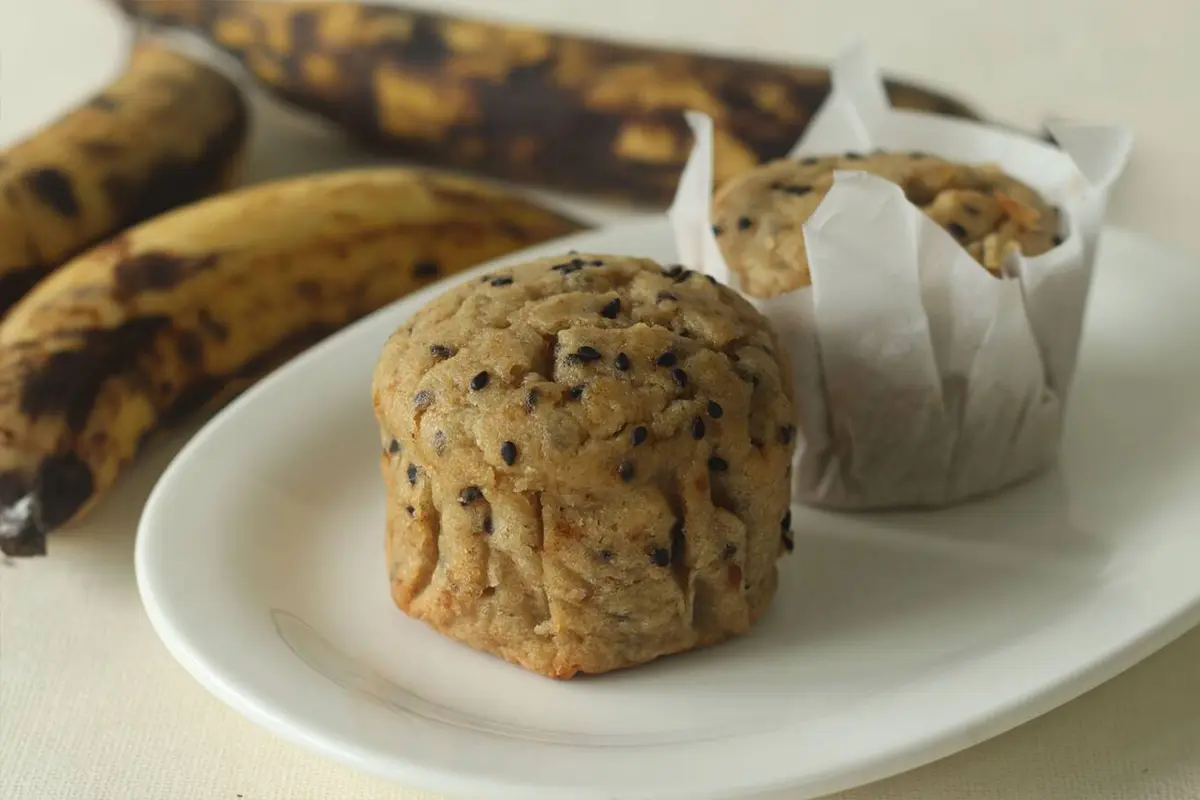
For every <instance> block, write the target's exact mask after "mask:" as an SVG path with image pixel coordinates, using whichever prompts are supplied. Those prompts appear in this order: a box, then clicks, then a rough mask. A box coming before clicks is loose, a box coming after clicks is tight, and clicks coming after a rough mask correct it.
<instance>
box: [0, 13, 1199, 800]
mask: <svg viewBox="0 0 1200 800" xmlns="http://www.w3.org/2000/svg"><path fill="white" fill-rule="evenodd" d="M426 5H434V6H438V7H441V8H444V9H454V10H463V11H468V12H472V13H476V14H478V13H482V12H485V11H486V12H489V13H492V14H502V15H504V16H508V17H511V18H514V19H521V20H526V21H531V22H535V23H538V24H544V25H548V26H551V25H554V26H560V27H570V28H576V29H581V30H587V31H592V32H597V33H602V34H607V35H612V36H617V37H624V38H641V39H647V40H664V41H674V42H676V43H682V44H686V45H689V46H695V47H711V48H716V49H723V50H726V51H731V52H743V53H753V54H757V55H764V56H767V55H773V56H778V57H781V58H791V59H795V60H806V61H811V60H821V59H825V58H827V57H829V56H830V55H831V54H832V53H834V52H835V51H836V49H837V47H838V45H839V44H840V43H841V42H842V40H843V37H844V36H846V35H848V34H850V33H855V32H856V33H858V34H861V35H862V36H864V37H865V38H866V39H867V41H868V43H869V45H870V46H871V48H872V50H873V52H874V54H875V55H876V57H877V59H878V60H879V61H880V62H881V63H883V64H884V65H885V66H887V67H888V68H889V69H890V70H892V71H895V72H899V73H903V74H907V75H910V76H913V77H917V78H921V79H923V80H925V81H928V82H931V83H934V84H938V85H941V86H944V87H946V88H948V89H950V90H952V91H954V92H956V93H960V94H962V95H963V96H965V97H967V98H968V99H970V100H972V101H973V102H974V103H975V104H976V105H978V106H979V107H981V108H982V109H984V110H985V111H986V112H987V113H989V114H991V115H993V116H995V117H997V118H1002V119H1005V120H1008V121H1010V122H1013V123H1016V124H1018V125H1024V126H1028V127H1034V126H1036V125H1037V124H1038V123H1039V122H1040V121H1041V120H1042V119H1043V118H1044V117H1046V116H1047V115H1058V116H1064V117H1068V118H1076V119H1081V120H1089V121H1125V122H1128V123H1129V124H1131V125H1133V126H1134V128H1135V130H1136V134H1137V137H1138V141H1137V149H1136V153H1135V156H1134V159H1133V162H1132V164H1131V166H1130V168H1129V171H1128V173H1127V175H1126V177H1125V179H1124V180H1123V183H1122V186H1121V188H1120V190H1119V196H1118V198H1117V200H1116V202H1115V203H1114V206H1113V209H1112V216H1113V218H1114V221H1115V222H1116V223H1117V224H1120V225H1123V226H1126V227H1130V228H1133V229H1135V230H1138V231H1141V232H1144V233H1148V234H1150V235H1152V236H1155V237H1157V238H1159V239H1162V240H1165V241H1168V242H1171V243H1173V244H1175V245H1177V246H1179V247H1182V248H1185V249H1187V250H1189V251H1191V252H1192V253H1196V254H1200V226H1198V225H1197V224H1196V222H1195V220H1194V219H1193V217H1194V215H1196V214H1198V213H1200V190H1198V189H1197V187H1200V147H1198V146H1197V145H1196V136H1197V134H1196V130H1195V129H1196V127H1197V123H1200V99H1198V98H1200V93H1197V91H1196V88H1195V77H1194V76H1197V75H1200V47H1197V43H1196V38H1195V37H1196V34H1197V32H1198V31H1200V4H1197V3H1195V2H1193V0H1142V1H1141V2H1139V3H1136V4H1134V3H1130V2H1128V0H1091V1H1090V2H1088V1H1087V0H1058V1H1057V2H1045V0H1005V2H995V0H986V2H976V1H975V0H907V2H894V1H893V0H839V2H837V3H821V4H817V3H807V2H798V0H780V2H768V1H767V0H736V1H735V0H708V1H707V2H705V1H704V0H659V2H648V1H647V0H604V2H587V3H585V2H583V1H582V0H578V2H571V3H567V2H563V1H562V0H506V1H505V2H504V3H496V2H494V0H441V2H437V3H433V2H427V3H426ZM818 6H819V11H818V10H817V8H818ZM120 41H121V40H120V36H119V33H118V27H117V22H116V18H115V16H114V15H113V14H112V12H111V11H110V10H109V9H108V8H106V7H104V6H103V5H101V4H100V2H99V0H34V1H32V2H18V0H12V1H11V2H8V3H6V4H4V5H3V7H2V8H0V146H2V145H6V144H8V143H10V142H13V141H15V140H17V139H19V138H21V137H22V136H24V135H26V134H28V133H29V132H30V131H32V130H33V129H35V128H36V127H37V126H38V125H39V124H41V123H42V122H44V121H46V120H47V119H49V118H51V117H52V116H54V115H55V114H56V113H58V112H59V111H60V110H61V109H62V108H63V107H65V106H66V105H69V104H71V103H72V102H74V101H75V100H77V99H79V98H81V97H83V96H84V95H85V94H87V93H89V92H90V91H92V90H93V89H95V88H96V87H97V86H99V85H100V84H101V83H103V82H104V81H105V80H107V78H108V77H109V76H111V75H112V74H113V72H114V71H115V69H116V67H117V64H118V62H119V58H120V53H121V44H120ZM361 161H362V156H361V154H359V153H355V152H354V151H353V150H352V149H350V148H349V147H347V146H346V145H344V144H343V143H341V142H340V140H338V138H337V137H336V136H335V135H333V134H330V133H329V132H327V131H325V130H324V129H323V128H321V127H320V126H319V125H315V124H312V123H309V122H305V121H302V120H298V119H296V118H294V117H291V116H288V115H285V114H283V113H281V112H279V111H278V110H274V109H267V110H265V111H263V112H262V116H261V119H260V125H259V127H258V129H257V133H256V144H255V148H254V153H253V161H252V164H253V177H254V178H255V179H262V178H264V177H268V176H273V175H279V174H285V173H290V172H299V171H304V170H308V169H313V168H323V167H330V166H335V165H339V164H354V163H361ZM574 207H575V208H576V209H577V210H579V211H580V212H582V213H585V214H587V215H589V216H590V217H591V218H592V219H595V220H598V221H599V220H606V219H612V218H615V216H616V213H617V212H614V211H613V210H611V209H605V208H601V207H597V206H595V205H593V204H575V205H574ZM0 235H4V232H3V231H0ZM173 449H174V448H173V446H172V445H171V444H170V443H166V444H162V445H159V446H157V447H155V448H154V450H153V451H152V452H151V453H149V454H148V456H147V457H146V458H145V459H144V460H143V461H142V463H141V464H140V466H139V467H138V469H137V470H136V471H135V473H134V474H133V475H131V476H130V478H129V479H128V480H126V481H124V482H123V483H122V485H121V486H120V488H119V489H118V490H117V491H116V493H115V494H113V495H112V496H111V497H110V499H109V501H108V502H106V503H105V504H104V505H103V506H102V507H101V508H100V509H99V511H98V512H97V513H96V514H94V515H93V516H91V517H90V518H89V520H88V521H87V524H86V525H84V526H81V527H80V528H79V529H77V530H75V531H72V532H68V533H64V534H62V535H61V536H60V537H59V538H58V539H57V540H56V541H54V542H53V545H54V547H53V553H52V555H51V557H49V558H47V559H41V560H26V561H20V562H11V563H8V564H0V799H2V800H90V799H91V798H97V799H101V798H114V800H116V798H120V800H168V799H169V800H176V799H179V800H186V799H189V798H196V799H197V800H201V799H203V800H217V799H220V800H234V798H245V800H304V799H307V798H314V799H316V798H337V799H338V800H353V799H354V798H362V799H364V800H365V799H366V798H370V800H384V799H385V798H388V799H392V800H418V798H422V799H426V798H430V797H431V796H430V795H427V794H423V793H420V792H414V791H411V790H405V789H404V788H401V787H397V786H393V785H390V784H387V783H384V782H382V781H379V780H376V779H374V778H371V777H368V776H364V775H360V774H356V773H355V772H353V771H352V770H350V769H349V768H346V767H343V766H340V765H338V764H335V763H332V762H329V761H327V760H325V759H323V758H321V757H319V756H315V755H311V754H309V753H308V752H306V751H303V750H301V749H299V748H297V747H294V746H292V745H290V744H287V743H284V742H282V741H279V740H277V739H276V738H274V737H273V736H271V735H269V734H267V733H265V732H264V731H262V730H260V729H258V728H256V727H255V726H253V725H251V724H250V723H249V722H246V721H245V720H243V719H242V718H241V717H239V716H238V715H237V714H235V713H234V712H233V711H230V710H228V709H227V708H226V707H225V706H223V705H222V704H221V703H219V702H218V701H217V700H215V699H214V698H212V697H211V696H209V695H208V694H207V692H205V691H204V690H203V689H201V688H200V686H199V685H198V684H196V683H194V682H193V681H192V680H191V678H189V677H188V676H187V674H186V673H185V672H184V671H183V669H182V668H181V667H179V666H178V665H176V664H175V662H174V661H173V660H172V659H171V658H170V656H169V655H168V654H167V652H166V651H165V650H164V649H163V647H162V646H161V645H160V644H159V642H158V640H157V639H156V638H155V637H154V634H153V632H152V631H151V629H150V625H149V623H148V622H147V620H146V617H145V615H144V613H143V611H142V608H141V605H140V603H139V601H138V596H137V590H136V587H135V585H134V577H133V569H132V555H131V554H132V547H133V533H134V525H135V523H136V520H137V516H138V512H139V509H140V507H141V503H142V501H143V500H144V498H145V496H146V493H147V492H148V491H149V489H150V487H151V485H152V484H153V481H154V479H155V477H156V476H157V474H158V472H159V471H160V470H161V469H162V467H163V466H164V465H165V464H166V462H167V460H168V459H169V457H170V455H171V453H172V452H173ZM1197 579H1198V580H1200V577H1198V578H1197ZM1198 743H1200V630H1198V631H1193V632H1192V633H1190V634H1188V635H1186V636H1184V637H1183V638H1182V639H1180V640H1178V641H1177V642H1175V643H1174V644H1172V645H1170V646H1168V647H1167V648H1166V649H1164V650H1163V651H1161V652H1160V653H1158V654H1157V655H1155V656H1152V657H1151V658H1149V659H1147V660H1146V661H1145V662H1143V663H1142V664H1140V665H1139V666H1137V667H1135V668H1133V669H1131V670H1129V671H1128V672H1127V673H1125V674H1124V675H1122V676H1120V677H1118V678H1116V679H1114V680H1112V681H1110V682H1109V683H1107V684H1105V685H1103V686H1101V687H1100V688H1098V689H1096V690H1094V691H1092V692H1090V693H1088V694H1087V695H1085V696H1083V697H1081V698H1080V699H1078V700H1076V701H1074V702H1072V703H1069V704H1067V705H1066V706H1064V707H1062V708H1060V709H1058V710H1056V711H1054V712H1051V713H1050V714H1047V715H1045V716H1044V717H1042V718H1040V719H1037V720H1034V721H1033V722H1030V723H1028V724H1026V725H1024V726H1021V727H1020V728H1018V729H1016V730H1014V731H1012V732H1010V733H1008V734H1006V735H1003V736H1001V737H998V738H996V739H993V740H992V741H989V742H986V743H984V744H982V745H979V746H977V747H974V748H972V749H970V750H967V751H965V752H962V753H960V754H958V755H955V756H952V757H950V758H947V759H944V760H942V761H940V762H937V763H935V764H932V765H929V766H926V767H923V768H921V769H918V770H915V771H913V772H911V773H908V774H905V775H901V776H898V777H895V778H892V779H889V780H887V781H884V782H881V783H878V784H875V785H872V786H868V787H862V788H860V789H857V790H854V791H851V792H847V793H844V794H842V795H839V797H840V798H842V800H851V798H853V799H854V800H867V799H868V798H870V799H871V800H910V799H911V800H950V799H951V798H967V797H969V798H980V799H982V800H986V799H987V798H997V799H999V798H1003V800H1026V799H1030V800H1032V799H1033V798H1038V799H1040V798H1053V799H1054V800H1075V799H1077V798H1078V800H1084V799H1085V798H1086V800H1108V799H1109V798H1114V799H1115V798H1131V799H1132V798H1138V799H1139V800H1144V799H1145V798H1179V799H1180V800H1184V799H1185V798H1186V799H1187V800H1195V799H1196V798H1200V744H1198ZM779 797H781V798H783V797H787V795H786V794H782V795H779Z"/></svg>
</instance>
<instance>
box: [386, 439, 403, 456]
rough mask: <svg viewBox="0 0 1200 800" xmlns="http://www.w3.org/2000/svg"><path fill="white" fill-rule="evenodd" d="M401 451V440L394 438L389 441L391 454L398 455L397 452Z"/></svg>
mask: <svg viewBox="0 0 1200 800" xmlns="http://www.w3.org/2000/svg"><path fill="white" fill-rule="evenodd" d="M399 452H400V440H398V439H392V440H391V441H390V442H388V454H389V455H393V456H394V455H396V453H399Z"/></svg>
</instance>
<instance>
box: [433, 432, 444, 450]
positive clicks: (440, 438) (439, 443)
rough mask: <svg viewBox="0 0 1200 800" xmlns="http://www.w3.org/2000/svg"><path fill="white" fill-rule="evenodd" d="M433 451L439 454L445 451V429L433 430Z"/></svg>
mask: <svg viewBox="0 0 1200 800" xmlns="http://www.w3.org/2000/svg"><path fill="white" fill-rule="evenodd" d="M433 452H435V453H437V454H438V455H439V456H440V455H441V454H442V453H444V452H446V432H445V431H434V432H433Z"/></svg>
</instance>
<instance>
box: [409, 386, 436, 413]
mask: <svg viewBox="0 0 1200 800" xmlns="http://www.w3.org/2000/svg"><path fill="white" fill-rule="evenodd" d="M432 404H433V392H431V391H429V390H428V389H422V390H421V391H419V392H417V393H416V394H414V395H413V407H414V408H417V409H422V408H429V406H431V405H432Z"/></svg>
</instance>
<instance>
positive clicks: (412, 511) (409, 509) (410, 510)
mask: <svg viewBox="0 0 1200 800" xmlns="http://www.w3.org/2000/svg"><path fill="white" fill-rule="evenodd" d="M404 510H405V511H407V512H408V515H409V516H410V517H414V516H416V514H417V510H416V509H415V508H413V507H412V506H405V507H404Z"/></svg>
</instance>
